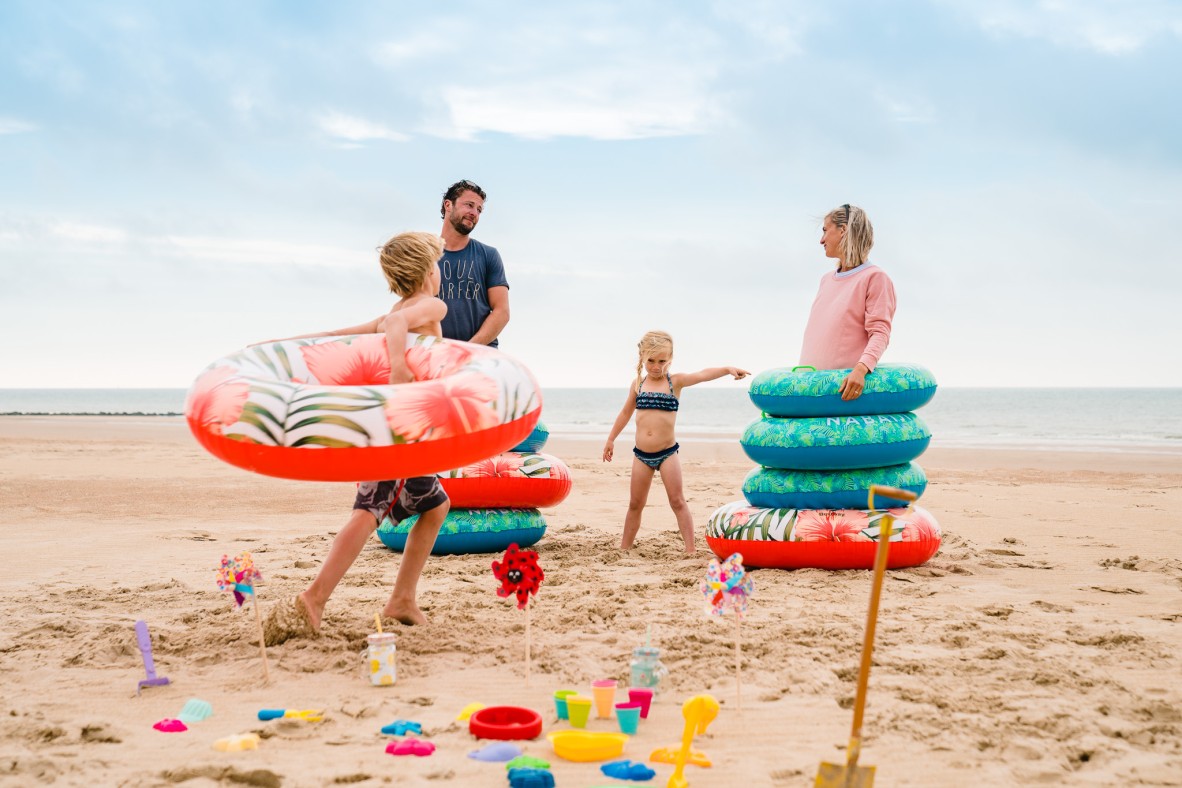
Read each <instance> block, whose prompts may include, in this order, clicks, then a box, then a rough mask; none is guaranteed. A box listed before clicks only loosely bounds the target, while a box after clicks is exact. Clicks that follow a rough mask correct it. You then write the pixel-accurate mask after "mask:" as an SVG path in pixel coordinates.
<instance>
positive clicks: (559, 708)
mask: <svg viewBox="0 0 1182 788" xmlns="http://www.w3.org/2000/svg"><path fill="white" fill-rule="evenodd" d="M577 694H578V693H577V692H576V691H575V690H558V691H557V692H555V693H554V711H555V712H556V713H557V714H558V719H560V720H569V719H570V713H569V712H568V711H567V709H566V699H567V698H568V697H570V696H571V695H577Z"/></svg>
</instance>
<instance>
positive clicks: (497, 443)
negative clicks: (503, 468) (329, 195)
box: [185, 334, 542, 481]
mask: <svg viewBox="0 0 1182 788" xmlns="http://www.w3.org/2000/svg"><path fill="white" fill-rule="evenodd" d="M406 363H407V365H408V366H409V367H410V370H411V372H412V373H413V374H414V377H415V380H414V381H413V382H411V383H403V384H398V385H390V384H389V383H388V382H387V381H388V380H389V375H390V360H389V356H388V354H387V351H386V339H385V335H384V334H362V335H356V336H343V337H315V338H311V339H292V340H284V341H281V342H269V343H264V344H260V345H254V346H252V347H248V348H246V349H244V350H240V351H238V352H236V353H233V354H231V355H229V356H226V357H224V358H221V359H218V360H217V361H215V362H213V363H212V364H210V365H209V366H208V367H207V368H206V369H205V371H204V372H202V373H201V374H200V375H199V376H198V377H197V380H196V381H194V383H193V385H192V387H191V388H190V389H189V394H188V397H187V398H186V401H185V418H186V419H187V421H188V423H189V429H190V430H191V431H192V432H193V435H194V436H195V437H196V438H197V440H198V442H199V443H200V444H201V445H202V446H203V447H205V449H206V450H208V451H209V452H210V453H211V454H213V455H214V456H215V457H218V458H220V459H222V460H225V461H226V462H228V463H230V464H231V465H236V466H238V467H239V468H245V469H246V470H249V471H254V472H256V473H261V474H265V475H267V476H278V477H281V478H285V479H305V480H312V481H370V480H378V479H400V478H406V477H408V476H425V475H428V474H434V473H438V472H440V471H445V470H447V469H450V468H457V467H462V466H465V465H468V464H469V463H473V462H476V461H477V460H481V459H484V458H487V457H492V456H493V455H496V454H499V453H501V452H504V451H506V450H508V449H509V448H511V447H513V446H516V445H517V444H518V443H519V442H520V441H521V440H522V439H524V438H525V437H526V436H528V435H529V434H530V432H531V431H532V430H533V428H534V425H535V424H537V421H538V417H539V416H540V415H541V411H542V394H541V390H540V389H539V387H538V384H537V382H536V381H535V380H534V377H533V375H532V374H530V371H529V370H528V369H527V368H526V367H525V366H524V365H523V364H521V363H520V362H518V361H516V360H515V359H513V358H512V357H510V356H508V355H506V354H504V353H502V352H500V351H499V350H497V349H495V348H490V347H487V346H485V345H475V344H472V343H469V342H457V341H454V340H447V339H439V338H436V337H430V336H420V335H418V334H409V335H408V336H407V351H406Z"/></svg>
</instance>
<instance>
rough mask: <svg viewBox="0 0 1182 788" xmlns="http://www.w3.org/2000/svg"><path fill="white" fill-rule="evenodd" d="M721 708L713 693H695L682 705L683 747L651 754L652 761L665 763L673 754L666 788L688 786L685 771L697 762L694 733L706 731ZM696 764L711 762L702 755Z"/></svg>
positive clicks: (704, 764)
mask: <svg viewBox="0 0 1182 788" xmlns="http://www.w3.org/2000/svg"><path fill="white" fill-rule="evenodd" d="M719 709H720V706H719V705H718V701H717V700H715V699H714V697H713V696H711V695H695V696H694V697H692V698H690V699H689V700H687V701H686V702H685V703H683V704H682V705H681V714H682V716H683V717H685V728H684V729H683V730H682V732H681V747H679V748H677V749H676V750H672V749H665V750H657V751H655V752H653V754H652V755H650V756H649V760H650V761H663V762H665V763H669V762H670V761H669V760H668V758H669V756H670V755H672V756H673V760H672V761H671V762H672V763H673V764H674V769H673V774H672V776H670V777H669V782H668V783H666V788H686V787H687V786H688V785H689V782H687V781H686V779H685V777H684V774H683V773H684V771H685V765H686V764H687V763H695V761H694V759H693V758H692V756H693V755H694V753H693V752H692V751H691V749H690V748H691V746H692V745H693V743H694V734H695V733H697V734H698V735H701V734H703V733H705V732H706V728H707V727H709V726H710V723H711V722H713V721H714V718H715V717H717V716H718V712H719ZM658 755H659V756H660V757H658ZM699 755H700V754H699ZM702 761H705V763H702ZM695 765H700V766H709V765H710V762H709V761H708V760H706V759H705V757H704V756H702V757H701V758H699V759H698V761H697V762H696V764H695Z"/></svg>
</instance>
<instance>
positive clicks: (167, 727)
mask: <svg viewBox="0 0 1182 788" xmlns="http://www.w3.org/2000/svg"><path fill="white" fill-rule="evenodd" d="M152 727H153V728H155V729H156V730H158V731H160V732H162V733H182V732H184V731H187V730H189V726H188V725H186V724H185V723H183V722H181V721H180V720H174V719H171V718H170V719H164V720H160V722H158V723H156V724H155V725H153V726H152Z"/></svg>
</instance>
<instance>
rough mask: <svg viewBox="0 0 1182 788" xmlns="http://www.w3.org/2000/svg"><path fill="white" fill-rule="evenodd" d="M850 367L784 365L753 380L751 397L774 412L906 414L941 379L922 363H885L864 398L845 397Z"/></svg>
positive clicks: (920, 403) (924, 399)
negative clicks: (843, 387) (844, 383)
mask: <svg viewBox="0 0 1182 788" xmlns="http://www.w3.org/2000/svg"><path fill="white" fill-rule="evenodd" d="M851 371H852V370H849V369H822V370H818V369H815V368H814V367H809V366H798V367H792V368H791V369H789V368H787V367H780V368H778V369H769V370H766V371H764V372H760V373H759V374H758V375H756V376H755V377H753V378H752V379H751V385H750V386H749V387H748V389H747V395H748V396H749V397H750V398H751V402H752V403H754V405H755V407H757V408H759V409H760V410H761V411H763V412H764V413H766V414H768V415H769V416H781V417H801V416H866V415H878V414H880V413H906V412H907V411H911V410H915V409H917V408H921V407H923V406H924V405H926V404H927V403H928V402H930V401H931V399H932V397H934V396H935V395H936V378H935V377H934V376H933V375H932V373H931V372H930V371H929V370H928V369H927V368H925V367H922V366H920V365H918V364H879V365H878V366H877V367H875V368H874V371H873V372H870V373H868V374H867V375H866V380H865V381H864V383H863V386H864V388H863V389H862V394H861V396H859V397H857V398H856V399H851V400H843V399H842V398H841V394H839V393H838V389H839V388H840V387H841V381H843V380H844V379H845V377H846V375H849V374H850V372H851Z"/></svg>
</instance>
